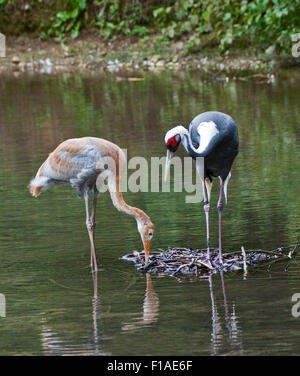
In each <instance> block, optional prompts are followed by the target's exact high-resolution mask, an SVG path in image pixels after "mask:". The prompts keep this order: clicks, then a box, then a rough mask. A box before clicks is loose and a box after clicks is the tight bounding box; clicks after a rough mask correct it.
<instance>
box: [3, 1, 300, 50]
mask: <svg viewBox="0 0 300 376" xmlns="http://www.w3.org/2000/svg"><path fill="white" fill-rule="evenodd" d="M17 8H18V9H19V13H20V9H21V10H22V9H23V12H25V13H26V17H25V18H24V19H23V20H21V22H23V23H25V22H27V21H26V20H28V19H30V13H31V12H35V13H40V16H41V18H42V20H43V22H42V23H40V24H39V27H38V29H39V30H38V32H39V33H40V37H41V38H42V39H48V38H53V39H55V40H58V41H64V40H66V38H67V37H72V38H77V37H78V35H79V34H80V32H81V31H82V30H85V29H88V30H90V29H93V30H98V31H99V33H100V34H101V36H102V37H104V38H105V39H107V40H114V39H116V38H119V37H120V36H124V37H130V38H134V37H139V38H140V39H142V40H143V41H145V42H146V41H148V40H152V39H155V38H156V39H155V40H156V41H161V42H162V43H171V42H172V41H176V40H180V39H183V40H184V41H185V52H186V53H192V52H199V51H201V49H203V48H204V47H206V46H211V47H218V48H219V50H220V52H222V53H223V52H226V51H227V50H228V49H229V48H234V49H235V48H238V49H249V48H251V49H252V50H255V51H265V50H266V49H269V51H270V52H277V53H282V52H288V53H290V51H291V47H292V40H291V36H292V35H293V34H296V33H297V32H300V25H299V20H300V0H254V1H248V0H241V1H236V0H202V1H199V0H180V1H174V0H161V1H157V0H146V1H142V0H64V1H62V0H60V1H57V2H55V1H53V0H28V1H27V2H26V4H25V3H24V0H0V28H2V29H4V32H5V27H3V19H4V18H5V21H6V22H7V20H8V17H11V22H12V23H13V22H16V21H18V20H14V19H13V17H14V16H15V13H16V9H17ZM51 9H52V10H53V11H52V15H51V16H50V17H49V11H50V12H51ZM46 10H47V12H46ZM57 10H58V11H57ZM21 13H22V12H21ZM43 14H46V15H47V16H46V17H47V18H43ZM19 21H20V20H19ZM32 28H33V27H32ZM32 28H31V29H30V27H29V30H28V31H35V30H32Z"/></svg>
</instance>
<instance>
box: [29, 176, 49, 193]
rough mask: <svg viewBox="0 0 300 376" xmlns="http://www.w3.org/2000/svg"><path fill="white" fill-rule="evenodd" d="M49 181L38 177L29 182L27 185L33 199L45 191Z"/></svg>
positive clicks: (43, 177)
mask: <svg viewBox="0 0 300 376" xmlns="http://www.w3.org/2000/svg"><path fill="white" fill-rule="evenodd" d="M51 185H52V184H51V179H49V178H47V177H45V176H38V177H35V178H34V179H32V180H31V182H30V184H29V191H30V193H31V194H32V196H33V197H37V196H38V195H39V194H40V193H41V191H45V190H46V189H48V188H50V186H51Z"/></svg>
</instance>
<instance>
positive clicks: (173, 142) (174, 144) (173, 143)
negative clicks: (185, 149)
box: [166, 134, 181, 153]
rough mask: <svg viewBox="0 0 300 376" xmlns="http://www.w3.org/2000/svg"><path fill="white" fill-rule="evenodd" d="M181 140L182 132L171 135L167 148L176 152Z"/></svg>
mask: <svg viewBox="0 0 300 376" xmlns="http://www.w3.org/2000/svg"><path fill="white" fill-rule="evenodd" d="M180 142H181V136H180V134H176V135H175V136H173V137H170V138H169V139H168V140H167V142H166V147H167V149H169V150H170V151H172V152H173V153H175V151H176V150H177V148H178V146H179V144H180Z"/></svg>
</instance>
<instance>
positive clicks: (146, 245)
mask: <svg viewBox="0 0 300 376" xmlns="http://www.w3.org/2000/svg"><path fill="white" fill-rule="evenodd" d="M150 244H151V242H150V241H149V240H145V241H144V252H145V266H148V259H149V255H150Z"/></svg>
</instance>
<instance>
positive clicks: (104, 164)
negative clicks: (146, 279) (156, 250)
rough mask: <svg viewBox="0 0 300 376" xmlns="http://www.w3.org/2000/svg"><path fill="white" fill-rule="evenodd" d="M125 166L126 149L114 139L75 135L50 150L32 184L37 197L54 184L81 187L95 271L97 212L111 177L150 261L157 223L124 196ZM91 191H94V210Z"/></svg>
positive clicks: (119, 202)
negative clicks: (122, 186) (103, 189)
mask: <svg viewBox="0 0 300 376" xmlns="http://www.w3.org/2000/svg"><path fill="white" fill-rule="evenodd" d="M125 166H126V159H125V154H124V152H123V151H122V150H121V149H120V148H119V147H118V146H117V145H115V144H113V143H112V142H110V141H107V140H104V139H101V138H96V137H82V138H74V139H70V140H66V141H64V142H62V143H61V144H60V145H59V146H58V147H57V148H56V149H55V150H54V151H53V152H52V153H50V154H49V156H48V158H47V159H46V160H45V162H44V163H43V164H42V165H41V167H40V168H39V170H38V172H37V174H36V176H35V178H34V179H32V180H31V182H30V184H29V190H30V192H31V194H32V196H34V197H37V196H38V195H39V194H40V193H41V191H45V190H46V189H48V188H50V187H52V186H55V185H59V184H62V183H70V184H71V186H72V187H73V188H75V189H76V190H77V194H78V196H79V197H83V198H84V201H85V210H86V227H87V230H88V234H89V238H90V244H91V268H92V271H97V270H98V267H97V260H96V253H95V243H94V239H95V226H96V222H95V215H96V205H97V198H98V196H99V192H100V190H101V185H102V184H103V182H104V180H107V183H108V188H109V191H110V196H111V199H112V202H113V205H114V206H115V207H116V208H117V209H118V210H119V211H121V212H124V213H126V214H129V215H131V216H133V217H134V218H135V220H136V222H137V228H138V231H139V233H140V236H141V239H142V242H143V245H144V252H145V264H146V265H147V264H148V258H149V254H150V243H151V240H152V237H153V232H154V226H153V223H152V222H151V220H150V218H149V217H148V215H147V214H146V213H144V212H143V211H142V210H141V209H138V208H135V207H133V206H130V205H128V204H127V203H126V202H125V201H124V199H123V195H122V192H121V177H122V174H123V172H124V169H125ZM91 191H93V194H94V195H93V207H92V212H91V214H90V211H89V193H90V192H91Z"/></svg>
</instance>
